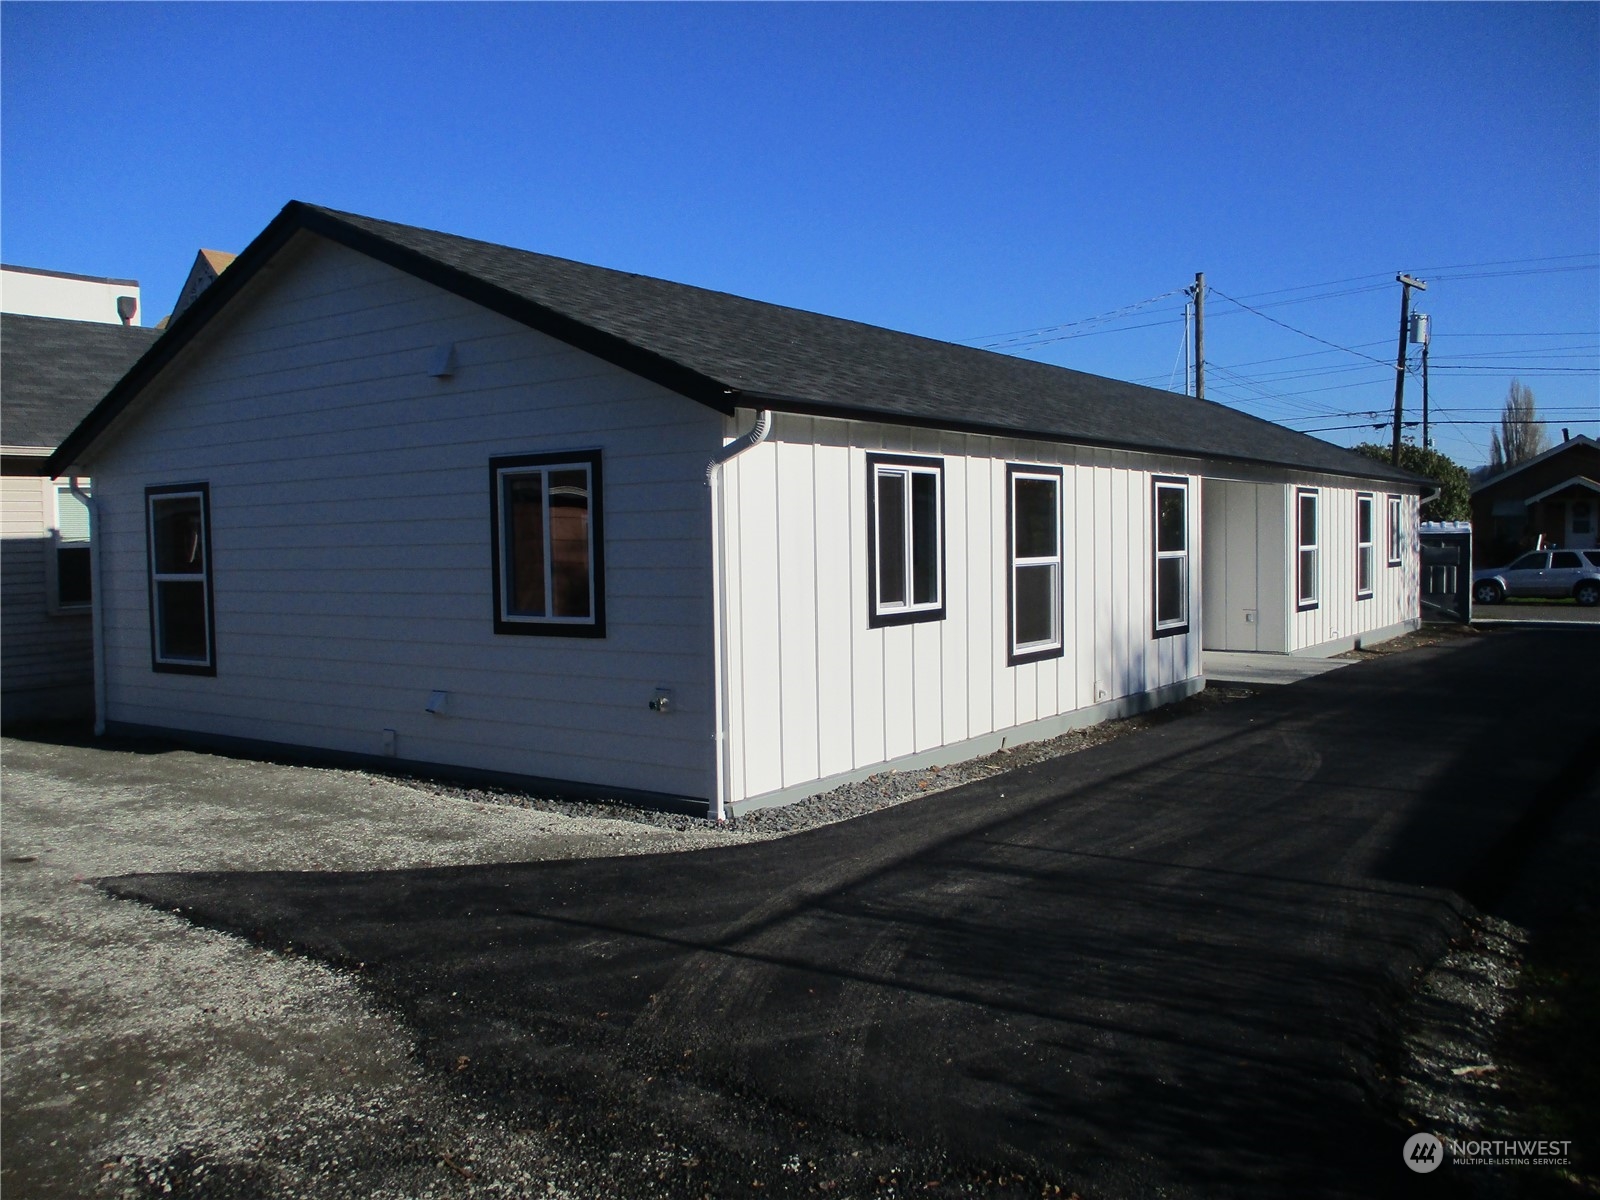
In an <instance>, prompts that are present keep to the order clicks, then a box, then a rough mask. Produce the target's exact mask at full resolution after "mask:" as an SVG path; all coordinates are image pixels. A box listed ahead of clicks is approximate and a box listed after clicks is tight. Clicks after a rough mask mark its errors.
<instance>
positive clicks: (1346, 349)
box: [1208, 288, 1395, 371]
mask: <svg viewBox="0 0 1600 1200" xmlns="http://www.w3.org/2000/svg"><path fill="white" fill-rule="evenodd" d="M1208 290H1209V291H1212V292H1216V294H1217V295H1219V296H1221V297H1222V298H1223V299H1224V300H1226V301H1228V302H1229V303H1230V304H1237V305H1239V307H1240V308H1242V309H1244V310H1245V311H1246V312H1252V313H1255V314H1256V316H1258V317H1260V318H1261V319H1262V320H1263V321H1271V322H1272V323H1273V324H1274V325H1278V326H1282V327H1283V328H1284V329H1287V330H1288V331H1289V332H1290V333H1298V334H1299V335H1300V336H1301V337H1305V338H1310V339H1311V340H1312V341H1313V342H1321V343H1322V344H1323V345H1324V346H1332V347H1333V348H1334V349H1335V350H1343V351H1344V352H1345V353H1346V354H1354V355H1355V356H1356V357H1357V358H1364V359H1366V360H1367V361H1368V362H1375V363H1377V364H1378V365H1379V366H1380V367H1386V368H1388V369H1389V370H1391V371H1392V370H1394V369H1395V368H1394V367H1393V365H1392V364H1390V363H1386V362H1384V361H1383V360H1382V359H1381V358H1373V357H1372V355H1370V354H1363V353H1362V352H1361V351H1359V350H1353V349H1351V348H1350V347H1349V346H1341V345H1340V344H1339V343H1338V342H1330V341H1329V340H1328V339H1327V338H1324V337H1318V336H1317V335H1316V334H1314V333H1307V332H1306V331H1305V330H1304V329H1296V328H1295V327H1294V326H1293V325H1289V324H1286V323H1285V322H1283V321H1280V320H1278V318H1277V317H1269V316H1267V314H1266V313H1264V312H1259V311H1257V310H1256V309H1253V308H1251V307H1250V306H1249V305H1248V304H1244V303H1242V302H1241V301H1238V300H1235V299H1234V298H1233V297H1232V296H1230V295H1228V294H1227V293H1226V292H1220V291H1217V289H1216V288H1209V289H1208Z"/></svg>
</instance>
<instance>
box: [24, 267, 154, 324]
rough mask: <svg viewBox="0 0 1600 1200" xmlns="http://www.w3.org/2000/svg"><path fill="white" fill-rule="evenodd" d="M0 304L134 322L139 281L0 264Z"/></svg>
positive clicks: (67, 316)
mask: <svg viewBox="0 0 1600 1200" xmlns="http://www.w3.org/2000/svg"><path fill="white" fill-rule="evenodd" d="M0 306H3V308H4V311H6V312H8V313H19V314H21V315H23V316H30V317H59V318H61V319H63V320H67V321H96V322H100V323H103V324H107V325H131V324H133V323H134V322H135V320H136V319H137V318H138V315H139V283H138V280H135V279H103V278H101V277H99V276H97V275H72V274H69V273H68V272H66V271H44V270H40V269H39V268H38V267H7V266H0Z"/></svg>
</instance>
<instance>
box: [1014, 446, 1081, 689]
mask: <svg viewBox="0 0 1600 1200" xmlns="http://www.w3.org/2000/svg"><path fill="white" fill-rule="evenodd" d="M1018 476H1023V477H1029V476H1032V477H1037V478H1043V477H1053V478H1054V480H1055V485H1056V599H1055V605H1056V610H1055V624H1056V641H1055V645H1053V646H1037V647H1035V648H1033V649H1029V650H1023V651H1021V652H1020V653H1019V652H1018V650H1017V628H1016V626H1017V596H1016V588H1017V558H1016V551H1017V544H1016V525H1015V520H1016V497H1017V493H1016V479H1017V477H1018ZM1066 494H1067V489H1066V472H1065V470H1064V469H1063V468H1062V467H1059V466H1050V465H1046V464H1037V465H1036V464H1031V463H1007V464H1006V666H1008V667H1020V666H1025V665H1026V664H1028V663H1034V662H1044V661H1046V660H1047V659H1052V658H1061V657H1063V656H1064V655H1065V654H1066V652H1067V627H1066V626H1067V618H1066V595H1067V558H1066V548H1065V541H1066V539H1065V538H1064V537H1063V529H1062V523H1063V517H1064V510H1065V498H1066Z"/></svg>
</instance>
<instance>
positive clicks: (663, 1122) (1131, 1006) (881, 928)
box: [106, 630, 1600, 1198]
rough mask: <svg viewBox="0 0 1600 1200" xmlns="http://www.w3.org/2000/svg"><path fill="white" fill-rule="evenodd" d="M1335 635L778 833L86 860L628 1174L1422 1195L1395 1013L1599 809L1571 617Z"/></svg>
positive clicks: (1123, 1193)
mask: <svg viewBox="0 0 1600 1200" xmlns="http://www.w3.org/2000/svg"><path fill="white" fill-rule="evenodd" d="M1359 666H1360V669H1359V670H1350V671H1342V670H1341V671H1334V672H1332V673H1329V674H1325V675H1323V676H1321V677H1319V678H1316V679H1311V680H1307V681H1305V682H1304V683H1302V684H1301V685H1300V686H1296V687H1286V688H1275V689H1272V690H1270V691H1268V692H1266V693H1264V694H1262V695H1261V696H1258V697H1254V698H1251V699H1248V700H1243V701H1239V702H1237V703H1234V704H1229V705H1225V706H1222V707H1220V708H1218V709H1216V710H1214V711H1212V712H1210V713H1208V714H1205V715H1203V716H1198V717H1194V718H1191V719H1188V720H1183V721H1174V722H1171V723H1170V724H1167V725H1164V726H1161V727H1158V728H1155V729H1152V730H1149V731H1147V732H1146V733H1144V734H1142V735H1141V736H1139V737H1137V738H1129V739H1123V740H1121V741H1117V742H1113V743H1110V744H1107V745H1104V746H1101V747H1098V748H1096V749H1092V750H1088V751H1085V752H1083V753H1080V754H1077V755H1072V756H1069V757H1066V758H1061V759H1056V760H1052V761H1049V762H1044V763H1039V764H1036V765H1034V766H1031V767H1026V768H1023V769H1021V770H1017V771H1014V772H1009V773H1006V774H1000V775H996V776H994V777H993V778H991V779H989V780H987V781H983V782H979V783H974V784H971V785H968V786H965V787H961V788H956V789H952V790H950V791H948V792H944V793H942V794H940V795H937V796H931V797H929V798H927V799H926V800H922V801H917V802H914V803H910V804H906V805H902V806H900V807H898V808H895V809H890V810H886V811H883V812H879V813H876V814H873V815H871V816H868V817H864V818H861V819H859V820H856V821H850V822H844V823H841V824H837V825H832V826H827V827H823V828H820V829H816V830H813V831H811V832H809V833H805V834H800V835H796V836H794V837H792V838H785V839H782V840H779V841H772V842H763V843H757V844H752V845H745V846H737V847H729V848H726V849H716V850H709V851H703V852H698V853H690V854H676V855H660V856H654V857H643V858H632V859H596V860H591V861H587V862H571V863H537V864H522V865H517V864H503V865H496V866H483V867H456V868H447V869H438V870H429V871H420V870H410V871H384V872H365V873H318V874H303V873H302V874H292V873H260V874H239V873H229V874H195V875H163V876H154V875H149V876H133V877H125V878H122V879H120V880H114V881H108V882H107V883H106V886H107V887H109V888H110V889H111V890H112V891H113V892H115V893H116V894H118V895H123V896H128V897H133V898H138V899H143V900H146V901H148V902H150V903H152V904H156V905H159V906H161V907H163V908H167V909H172V908H176V907H179V906H181V908H182V910H183V912H184V914H185V916H187V917H188V918H189V919H191V920H194V921H197V922H199V923H201V924H204V925H209V926H216V927H221V928H226V929H231V930H236V931H239V932H241V933H242V934H244V935H245V936H247V937H250V938H252V939H254V940H257V941H259V942H262V943H264V944H267V945H272V946H278V947H284V946H289V945H292V946H293V948H294V950H295V952H296V953H308V954H311V955H314V956H316V957H319V958H323V959H326V960H328V961H331V962H334V963H337V964H342V965H347V966H349V967H350V968H352V969H356V968H357V965H358V964H359V975H360V978H361V979H363V980H364V981H366V983H367V985H368V986H369V987H370V988H371V989H372V990H373V993H374V994H375V995H378V996H381V997H384V998H385V999H386V1001H387V1002H388V1003H389V1004H391V1005H392V1006H393V1007H394V1009H395V1010H396V1011H398V1012H400V1013H401V1014H403V1015H404V1016H405V1018H406V1020H407V1021H408V1022H409V1023H410V1024H411V1026H412V1027H413V1028H414V1030H415V1031H416V1034H417V1037H418V1039H419V1045H420V1047H421V1051H422V1053H423V1055H424V1057H425V1060H426V1061H428V1062H429V1063H431V1064H433V1065H434V1067H435V1069H436V1070H437V1071H438V1072H439V1073H440V1075H441V1076H442V1077H443V1078H446V1079H449V1080H450V1081H451V1082H452V1083H453V1084H454V1085H455V1086H457V1087H459V1088H460V1089H461V1090H462V1092H463V1093H464V1094H466V1095H468V1096H470V1097H471V1098H472V1103H474V1104H481V1105H483V1106H484V1107H485V1108H486V1109H492V1110H493V1111H495V1112H498V1113H503V1114H506V1116H507V1118H508V1119H515V1120H517V1121H518V1122H521V1123H524V1124H533V1125H537V1126H539V1127H543V1128H556V1127H559V1128H561V1129H564V1130H567V1131H570V1132H571V1133H572V1134H573V1135H574V1136H577V1137H579V1138H581V1139H582V1145H583V1146H584V1147H585V1148H586V1150H590V1151H592V1154H593V1155H594V1156H597V1157H598V1159H599V1161H608V1159H607V1157H606V1156H609V1161H610V1162H611V1163H612V1166H613V1170H614V1173H615V1186H616V1190H615V1194H616V1195H617V1196H618V1197H633V1196H640V1195H645V1194H656V1195H664V1196H689V1197H700V1196H702V1195H708V1194H709V1195H714V1196H733V1195H752V1194H760V1195H764V1196H802V1195H814V1194H817V1193H818V1192H819V1191H821V1192H824V1193H827V1192H832V1193H835V1194H839V1195H851V1196H872V1195H885V1196H886V1195H891V1194H892V1195H895V1196H904V1195H908V1194H911V1193H913V1192H916V1193H918V1194H920V1193H921V1191H922V1190H926V1189H928V1188H931V1187H933V1186H942V1187H943V1188H945V1190H946V1193H947V1194H948V1193H949V1192H955V1193H957V1194H983V1195H1000V1196H1018V1197H1020V1196H1031V1197H1037V1196H1039V1195H1040V1194H1046V1195H1054V1194H1058V1193H1056V1192H1054V1191H1052V1190H1051V1189H1052V1188H1056V1187H1059V1188H1060V1189H1061V1193H1060V1194H1066V1193H1068V1192H1071V1191H1074V1190H1075V1191H1078V1192H1081V1193H1083V1194H1085V1195H1092V1196H1096V1197H1128V1198H1132V1197H1145V1196H1155V1195H1160V1196H1168V1197H1193V1198H1199V1197H1258V1196H1269V1195H1272V1196H1278V1195H1283V1196H1287V1195H1294V1196H1302V1197H1330V1198H1332V1197H1339V1198H1346V1197H1350V1198H1353V1197H1363V1198H1365V1197H1371V1196H1385V1195H1401V1194H1404V1195H1412V1194H1415V1192H1416V1189H1417V1188H1418V1187H1419V1186H1423V1185H1419V1184H1418V1182H1417V1181H1418V1177H1417V1176H1414V1175H1412V1174H1411V1173H1410V1172H1409V1171H1408V1170H1407V1169H1406V1168H1405V1167H1404V1165H1403V1164H1402V1158H1401V1148H1402V1145H1403V1144H1404V1141H1405V1138H1406V1136H1407V1134H1408V1133H1409V1132H1411V1131H1410V1130H1409V1129H1407V1128H1405V1127H1404V1126H1403V1125H1402V1124H1401V1123H1400V1122H1399V1121H1398V1120H1397V1119H1396V1118H1395V1116H1394V1110H1393V1103H1394V1099H1393V1096H1392V1093H1391V1091H1390V1084H1389V1083H1388V1082H1387V1080H1388V1073H1389V1072H1390V1070H1391V1069H1392V1064H1393V1062H1394V1061H1395V1060H1396V1059H1397V1058H1398V1045H1399V1032H1398V1022H1399V1014H1400V1011H1401V1009H1402V1007H1403V1005H1404V1003H1405V1001H1406V998H1407V995H1408V989H1409V987H1410V986H1411V984H1412V983H1413V981H1414V980H1415V978H1416V976H1417V973H1418V972H1419V971H1420V970H1422V969H1423V968H1424V967H1426V966H1427V965H1428V964H1429V963H1431V962H1432V961H1434V960H1435V959H1436V958H1437V956H1438V955H1439V954H1440V953H1441V952H1442V951H1443V950H1444V948H1445V947H1446V946H1447V945H1448V944H1449V942H1450V940H1451V939H1452V938H1453V937H1454V936H1456V935H1458V934H1459V933H1460V932H1461V930H1462V918H1463V914H1464V913H1465V912H1466V911H1467V902H1466V899H1464V897H1470V898H1471V899H1472V901H1473V902H1474V903H1477V904H1479V905H1480V906H1483V907H1491V906H1493V905H1494V904H1496V903H1497V902H1498V901H1499V898H1500V897H1501V896H1502V895H1503V894H1504V892H1505V889H1506V887H1507V886H1508V881H1509V880H1510V879H1511V878H1513V877H1514V876H1515V875H1516V873H1517V871H1518V869H1519V867H1520V865H1521V863H1522V861H1523V857H1524V856H1525V855H1526V854H1528V853H1529V852H1530V848H1531V847H1534V846H1536V845H1537V841H1538V833H1539V830H1540V829H1541V828H1542V827H1543V826H1542V824H1541V822H1547V821H1548V820H1549V818H1550V816H1551V814H1552V813H1554V812H1557V811H1560V810H1562V807H1563V806H1564V805H1567V804H1570V803H1573V802H1583V803H1600V799H1597V797H1596V795H1595V785H1596V769H1597V767H1600V737H1597V734H1596V730H1595V728H1594V723H1593V707H1592V696H1591V695H1590V694H1589V693H1590V687H1589V681H1590V680H1592V679H1594V678H1595V677H1596V675H1597V673H1600V639H1597V638H1594V637H1592V636H1589V635H1588V634H1587V633H1586V631H1582V630H1573V631H1570V632H1565V633H1562V632H1542V631H1540V632H1528V633H1523V632H1516V633H1505V634H1497V635H1494V636H1491V637H1485V638H1483V639H1481V640H1474V641H1471V642H1457V643H1455V644H1453V645H1448V646H1439V647H1433V648H1427V649H1421V650H1417V651H1414V652H1411V653H1407V654H1397V655H1393V656H1391V657H1386V658H1381V659H1375V660H1372V661H1368V662H1364V663H1361V664H1359ZM662 1147H667V1148H669V1149H670V1151H671V1152H670V1154H665V1155H663V1154H661V1153H658V1151H659V1150H660V1148H662ZM652 1155H653V1156H652ZM641 1164H646V1165H644V1166H641ZM641 1172H644V1173H641ZM1457 1182H1459V1181H1457ZM756 1187H759V1188H760V1189H761V1190H760V1191H752V1188H756ZM1425 1187H1426V1190H1427V1191H1428V1192H1429V1193H1430V1194H1439V1193H1440V1192H1441V1191H1443V1192H1445V1193H1447V1194H1448V1193H1449V1192H1450V1191H1452V1190H1453V1185H1452V1181H1451V1179H1450V1173H1449V1172H1448V1171H1441V1172H1439V1173H1438V1175H1436V1176H1430V1177H1428V1180H1427V1182H1426V1184H1425ZM972 1189H976V1192H975V1193H974V1192H973V1191H972Z"/></svg>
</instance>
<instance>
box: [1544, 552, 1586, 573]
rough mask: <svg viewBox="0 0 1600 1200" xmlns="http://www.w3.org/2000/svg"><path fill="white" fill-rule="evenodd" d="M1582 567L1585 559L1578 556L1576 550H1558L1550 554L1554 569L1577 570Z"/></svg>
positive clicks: (1551, 567) (1552, 568)
mask: <svg viewBox="0 0 1600 1200" xmlns="http://www.w3.org/2000/svg"><path fill="white" fill-rule="evenodd" d="M1582 567H1583V561H1582V560H1581V559H1580V558H1579V557H1578V552H1577V551H1576V550H1557V551H1556V552H1555V553H1554V554H1552V555H1551V556H1550V569H1551V570H1552V571H1577V570H1580V569H1582Z"/></svg>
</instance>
